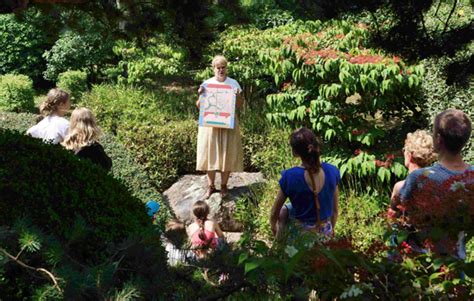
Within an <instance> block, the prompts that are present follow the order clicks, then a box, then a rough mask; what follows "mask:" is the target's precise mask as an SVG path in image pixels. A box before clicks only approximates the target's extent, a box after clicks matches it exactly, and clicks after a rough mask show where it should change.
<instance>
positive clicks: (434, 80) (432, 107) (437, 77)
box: [422, 50, 474, 164]
mask: <svg viewBox="0 0 474 301" xmlns="http://www.w3.org/2000/svg"><path fill="white" fill-rule="evenodd" d="M471 54H472V50H470V51H469V50H465V51H460V52H458V53H457V54H456V55H455V56H453V57H448V56H444V57H440V58H431V59H426V60H424V61H423V64H424V66H425V70H426V76H425V79H424V81H423V86H422V88H423V98H424V100H425V104H424V106H423V109H424V111H425V112H426V113H427V115H428V118H429V121H430V126H432V125H433V121H434V117H435V116H436V115H437V114H438V113H440V112H442V111H444V110H446V109H449V108H456V109H459V110H462V111H463V112H465V113H466V114H467V115H468V116H470V117H471V119H474V109H473V108H474V101H473V97H472V95H473V92H474V91H473V87H472V75H471V76H468V78H466V81H467V82H468V83H467V84H466V85H465V86H463V85H461V84H459V83H453V84H451V85H448V84H447V83H446V80H447V74H446V67H447V66H448V65H449V64H452V63H455V62H461V63H462V62H463V61H464V60H466V59H469V57H471ZM430 130H431V128H430ZM463 156H464V158H465V160H466V161H467V162H470V163H471V164H473V163H474V140H473V139H472V137H471V139H470V141H469V143H468V144H467V145H466V147H465V148H464V151H463Z"/></svg>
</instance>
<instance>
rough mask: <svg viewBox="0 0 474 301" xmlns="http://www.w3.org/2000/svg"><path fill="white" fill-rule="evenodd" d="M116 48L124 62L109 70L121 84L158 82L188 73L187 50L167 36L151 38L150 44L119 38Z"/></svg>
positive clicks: (148, 42)
mask: <svg viewBox="0 0 474 301" xmlns="http://www.w3.org/2000/svg"><path fill="white" fill-rule="evenodd" d="M113 51H114V53H115V54H116V55H117V56H118V57H119V59H120V61H119V62H118V64H117V66H115V67H112V68H109V69H108V70H107V71H106V73H107V74H108V75H109V78H112V79H114V80H116V81H117V82H118V83H122V84H130V85H138V86H144V85H156V84H157V82H158V81H160V80H163V79H164V78H165V77H166V78H170V77H172V78H176V77H185V76H186V75H187V72H188V67H187V66H186V59H187V57H188V54H187V52H186V50H185V49H184V48H181V47H179V46H177V45H176V44H174V45H172V44H171V43H167V42H166V41H165V40H164V38H163V37H153V38H150V39H148V41H147V42H146V47H140V46H139V45H138V44H137V42H129V41H123V40H119V41H117V42H116V43H115V46H114V47H113Z"/></svg>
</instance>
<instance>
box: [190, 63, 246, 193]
mask: <svg viewBox="0 0 474 301" xmlns="http://www.w3.org/2000/svg"><path fill="white" fill-rule="evenodd" d="M212 68H213V70H214V77H212V78H210V79H208V80H205V81H204V82H203V84H202V85H201V86H200V87H199V90H198V93H199V94H202V93H203V92H204V89H205V88H204V85H205V84H226V85H230V86H232V87H233V88H234V91H235V93H236V106H237V109H239V108H240V107H241V106H242V102H243V99H242V88H241V87H240V85H239V83H238V82H237V81H236V80H235V79H232V78H230V77H228V76H227V60H226V58H225V57H223V56H222V55H218V56H215V57H214V59H213V60H212ZM196 105H197V106H198V107H199V105H200V102H199V100H198V101H197V103H196ZM196 155H197V160H196V169H197V170H201V171H206V172H207V180H208V189H207V192H206V195H205V198H206V199H208V198H209V197H210V196H211V195H212V194H213V193H214V192H217V190H216V186H215V178H216V172H217V171H219V172H220V173H221V191H220V192H221V195H222V197H225V196H226V195H227V193H228V189H227V181H228V180H229V176H230V173H231V172H237V171H243V150H242V142H241V137H240V127H239V122H238V118H237V116H236V118H235V124H234V128H233V129H224V128H214V127H201V126H200V127H199V130H198V139H197V154H196Z"/></svg>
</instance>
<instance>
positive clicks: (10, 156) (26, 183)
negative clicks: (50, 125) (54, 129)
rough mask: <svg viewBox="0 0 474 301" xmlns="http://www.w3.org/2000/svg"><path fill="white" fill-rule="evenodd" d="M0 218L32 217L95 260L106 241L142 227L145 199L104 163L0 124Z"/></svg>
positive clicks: (76, 254) (9, 220)
mask: <svg viewBox="0 0 474 301" xmlns="http://www.w3.org/2000/svg"><path fill="white" fill-rule="evenodd" d="M0 150H1V153H2V156H1V158H0V161H1V164H0V166H1V172H0V177H1V181H0V192H1V193H0V195H2V202H1V204H0V221H2V224H3V225H6V226H8V225H10V226H11V225H12V224H13V222H14V221H16V219H17V218H19V217H22V216H28V217H29V218H31V221H32V222H33V223H34V224H36V225H42V228H43V229H44V230H45V231H48V232H50V233H51V234H54V235H57V237H59V238H60V239H63V240H64V241H67V242H68V243H69V244H71V247H72V246H76V247H79V246H80V248H78V250H77V252H74V257H75V258H79V259H82V260H84V259H85V258H87V260H90V261H91V262H94V261H95V260H98V259H100V258H102V255H101V252H100V250H103V249H104V248H105V247H106V244H107V243H111V242H120V241H122V240H123V239H124V238H126V237H127V236H128V235H131V234H138V233H140V232H141V231H143V230H144V229H145V228H146V227H147V225H149V224H150V220H149V218H148V217H147V215H146V212H145V210H144V206H143V203H141V202H140V201H139V200H138V199H137V198H134V197H132V196H131V195H130V193H129V191H128V189H127V188H126V187H125V186H124V185H123V184H121V183H120V182H119V181H117V180H115V179H114V178H112V177H111V176H108V175H107V174H106V172H105V171H103V170H102V169H101V168H100V167H98V166H95V165H94V164H92V163H90V162H89V161H86V160H84V161H81V160H80V159H79V158H78V157H76V156H74V155H73V154H72V153H70V152H68V151H66V150H65V149H64V148H63V147H62V146H60V145H50V144H45V143H42V142H41V141H40V140H38V139H34V138H31V137H28V136H25V135H22V134H19V133H15V132H11V131H9V130H5V129H0Z"/></svg>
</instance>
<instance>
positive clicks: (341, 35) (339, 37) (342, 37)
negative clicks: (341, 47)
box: [336, 33, 345, 40]
mask: <svg viewBox="0 0 474 301" xmlns="http://www.w3.org/2000/svg"><path fill="white" fill-rule="evenodd" d="M344 37H345V35H344V34H343V33H340V34H337V35H336V39H339V40H340V39H344Z"/></svg>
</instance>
